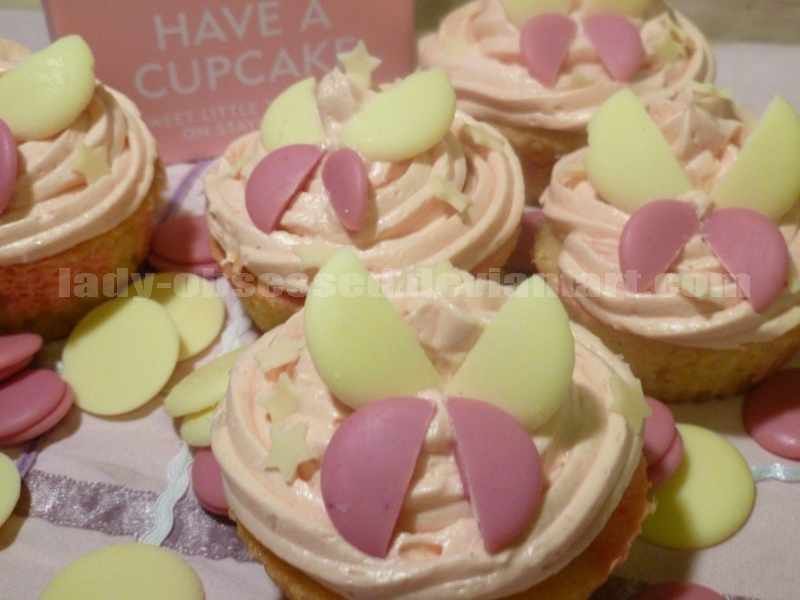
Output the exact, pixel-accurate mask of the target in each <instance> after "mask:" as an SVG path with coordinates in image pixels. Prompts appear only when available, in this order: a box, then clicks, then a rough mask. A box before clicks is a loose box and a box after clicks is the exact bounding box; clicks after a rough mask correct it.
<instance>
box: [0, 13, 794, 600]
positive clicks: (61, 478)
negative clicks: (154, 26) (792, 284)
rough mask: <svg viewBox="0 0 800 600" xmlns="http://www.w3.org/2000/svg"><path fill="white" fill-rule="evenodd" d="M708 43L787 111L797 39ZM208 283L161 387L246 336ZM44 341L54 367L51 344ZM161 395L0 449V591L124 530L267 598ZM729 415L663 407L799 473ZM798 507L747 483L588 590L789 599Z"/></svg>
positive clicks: (186, 187) (181, 190) (22, 597)
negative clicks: (705, 533)
mask: <svg viewBox="0 0 800 600" xmlns="http://www.w3.org/2000/svg"><path fill="white" fill-rule="evenodd" d="M792 10H794V8H792ZM787 14H788V13H787ZM0 37H8V38H12V39H15V40H17V41H21V42H23V43H25V44H27V45H28V46H30V47H31V48H34V49H39V48H42V47H44V46H45V45H47V44H48V43H49V38H48V35H47V30H46V26H45V22H44V18H43V16H42V14H41V13H40V12H38V11H28V10H9V9H0ZM712 42H713V45H714V50H715V52H716V55H717V59H718V77H717V84H718V85H719V86H720V87H730V88H732V90H733V93H734V97H735V98H736V99H737V100H738V101H739V102H740V103H741V104H743V105H744V106H746V107H748V108H750V109H751V110H753V111H755V112H756V113H759V114H760V113H761V112H762V111H763V110H764V108H765V107H766V105H767V103H768V102H769V101H770V100H771V99H772V98H773V97H774V96H775V95H778V94H779V95H781V96H783V97H784V98H785V99H786V100H788V101H789V102H790V103H791V104H793V105H794V107H795V108H796V109H797V110H798V111H800V68H798V67H800V45H797V44H787V43H780V44H778V43H770V42H763V41H731V40H729V39H724V40H712ZM207 166H208V163H198V164H194V165H192V164H180V165H172V166H170V167H169V168H168V175H169V187H168V189H167V192H166V194H167V196H168V197H169V199H170V202H169V203H168V204H166V205H165V214H167V213H169V214H175V213H178V212H193V213H199V212H202V210H203V197H202V191H201V188H200V176H201V174H202V172H203V170H204V169H205V168H206V167H207ZM216 285H217V286H218V291H219V292H220V294H221V295H222V296H223V297H224V299H225V301H226V305H227V306H228V315H229V316H228V321H227V323H226V329H225V331H224V333H223V335H222V336H221V337H220V339H219V341H218V342H217V343H216V345H215V346H214V347H213V348H211V349H210V350H209V351H207V352H205V353H204V354H202V355H201V356H200V357H198V358H197V359H195V360H190V361H185V362H184V363H181V364H180V365H179V366H178V368H177V369H176V372H175V374H174V376H173V379H172V381H171V383H173V384H174V383H175V382H176V381H178V380H179V379H180V378H181V377H183V376H184V375H185V374H186V373H188V372H189V371H190V370H191V369H193V368H195V367H196V366H197V365H199V364H202V363H203V362H205V361H207V360H210V359H211V358H213V357H214V356H216V355H218V354H220V353H222V352H223V351H225V350H227V349H230V348H233V347H235V346H236V345H238V344H239V343H246V342H248V341H252V340H253V339H255V337H256V335H257V334H256V333H255V332H254V331H252V330H250V329H247V327H246V325H247V318H246V316H245V315H244V313H243V311H242V309H241V306H240V305H239V303H238V301H237V300H236V298H235V296H234V295H233V294H232V293H230V289H229V288H228V287H227V284H226V283H225V281H224V280H218V281H217V282H216ZM48 350H49V351H50V356H51V357H52V360H53V361H54V362H53V364H54V365H57V363H56V362H55V361H57V358H58V350H59V349H58V346H57V345H56V346H54V347H49V348H48ZM46 357H47V356H46ZM46 357H45V358H46ZM162 400H163V395H162V396H159V397H157V398H155V399H154V400H153V401H151V402H150V403H148V404H147V405H146V406H145V407H143V408H142V409H140V410H138V411H136V412H134V413H132V414H128V415H125V416H122V417H117V418H99V417H95V416H93V415H90V414H88V413H82V412H80V411H78V410H77V409H74V410H73V411H71V412H70V414H69V415H68V416H67V418H66V419H65V420H64V421H63V422H62V423H61V424H60V425H59V426H58V427H57V428H56V429H55V430H53V431H52V432H50V433H49V434H48V435H46V436H43V437H42V438H40V439H38V440H37V441H35V442H32V443H30V444H28V445H26V446H21V447H12V448H4V449H3V451H4V452H5V453H7V454H8V455H9V456H11V458H12V459H14V460H16V461H17V462H18V466H19V467H20V468H21V470H22V471H23V472H24V473H25V475H26V477H25V485H24V486H23V487H24V490H23V496H22V499H21V501H20V503H19V504H18V506H17V509H16V511H15V514H14V515H12V517H11V518H10V519H9V521H8V522H7V523H6V524H5V525H4V526H3V527H2V528H0V586H1V587H0V589H2V591H1V592H0V596H2V597H4V598H9V599H13V600H33V599H35V598H38V596H39V593H40V592H41V590H42V588H43V587H44V585H45V584H46V583H47V581H48V580H49V579H50V578H51V577H53V575H55V574H56V573H57V572H58V571H59V570H61V569H62V568H63V567H64V566H66V565H67V564H68V563H69V562H71V561H72V560H74V559H75V558H78V557H79V556H82V555H83V554H86V553H87V552H90V551H92V550H95V549H97V548H101V547H104V546H107V545H110V544H115V543H121V542H127V541H135V540H138V541H150V542H151V543H162V544H163V545H164V546H166V547H169V548H172V549H175V550H177V551H179V552H181V553H182V554H183V555H184V557H185V558H186V559H187V560H188V561H189V563H190V564H191V565H192V566H193V567H194V568H195V570H196V571H197V573H198V574H199V576H200V578H201V580H202V582H203V585H204V587H205V590H206V597H207V598H208V600H226V599H232V598H236V599H237V600H250V599H252V600H255V599H259V600H265V599H266V600H277V599H279V598H280V597H281V595H280V593H279V591H278V590H277V589H276V587H275V586H274V585H273V584H272V582H271V581H270V580H269V579H268V578H267V576H266V575H265V574H264V572H263V570H262V568H261V567H260V566H259V565H257V564H254V563H253V562H251V561H250V560H249V558H248V556H247V552H246V551H245V550H244V548H243V546H242V544H241V543H240V542H239V540H238V538H237V536H236V533H235V530H234V527H233V526H232V525H231V524H230V523H229V522H228V521H227V520H226V519H218V518H214V517H211V516H210V515H209V514H207V513H206V512H204V511H203V510H202V509H201V508H200V507H199V506H198V504H197V502H196V500H195V498H194V497H193V495H192V493H191V491H186V492H185V493H183V492H184V490H185V485H186V469H187V467H188V466H189V464H190V460H191V456H190V454H189V453H188V451H187V449H186V447H185V446H184V445H183V443H182V441H181V440H180V438H179V436H178V435H177V433H176V428H175V423H174V421H173V419H171V418H170V417H169V416H167V415H166V413H165V412H164V410H163V407H162V403H161V401H162ZM740 412H741V399H740V398H730V399H727V400H722V401H713V402H707V403H703V404H700V405H692V406H676V407H674V413H675V415H676V419H677V420H678V421H679V422H686V423H695V424H698V425H702V426H705V427H709V428H711V429H713V430H715V431H717V432H719V433H721V434H722V435H724V436H725V437H726V438H727V439H728V440H730V441H731V442H733V443H734V444H735V445H736V446H737V447H738V448H739V450H740V451H741V452H742V454H743V456H744V457H745V459H746V460H747V461H748V463H749V464H750V465H751V467H753V468H754V469H755V471H756V472H758V471H759V469H761V470H763V469H764V468H769V467H770V466H772V465H775V464H778V465H782V466H783V467H785V469H784V471H783V472H784V473H785V474H788V475H789V476H791V475H792V474H798V473H800V463H797V462H793V461H787V460H779V459H778V458H777V457H776V456H774V455H771V454H769V453H768V452H766V451H765V450H763V449H761V448H759V447H758V446H757V445H756V444H755V442H753V440H752V439H750V438H749V437H748V436H747V434H746V433H745V432H744V430H743V426H742V423H741V418H740ZM798 506H800V484H798V483H792V482H789V481H780V480H775V479H764V480H760V481H758V482H757V494H756V503H755V507H754V509H753V512H752V514H751V516H750V518H749V520H748V522H747V523H746V525H745V526H744V527H743V528H742V529H741V530H740V531H739V532H738V533H737V534H736V535H735V536H733V537H732V538H731V539H729V540H728V541H726V542H724V543H722V544H720V545H718V546H715V547H713V548H710V549H706V550H702V551H696V552H689V551H676V550H667V549H664V548H660V547H657V546H653V545H650V544H648V543H646V542H643V541H637V542H636V543H635V544H634V547H633V549H632V552H631V555H630V557H629V559H628V561H627V562H626V563H625V564H624V565H623V566H622V567H621V568H620V569H619V570H618V572H617V573H615V575H614V576H613V577H612V579H611V580H610V581H609V583H608V584H607V585H606V586H605V587H604V588H602V589H601V590H599V591H598V592H597V593H596V594H595V596H594V597H593V600H626V599H628V598H630V597H631V596H632V594H633V593H635V592H636V591H637V590H638V589H641V588H642V587H643V586H644V585H645V582H657V581H664V580H674V579H680V580H689V581H695V582H698V583H701V584H704V585H707V586H709V587H712V588H713V589H715V590H717V591H719V592H720V593H723V594H726V595H727V596H728V597H729V598H731V599H736V600H745V599H747V600H794V599H796V598H797V597H798V590H800V543H798V541H797V534H796V532H798V531H800V511H799V510H798V509H797V507H798ZM170 509H171V510H170ZM170 519H172V521H173V522H172V523H170Z"/></svg>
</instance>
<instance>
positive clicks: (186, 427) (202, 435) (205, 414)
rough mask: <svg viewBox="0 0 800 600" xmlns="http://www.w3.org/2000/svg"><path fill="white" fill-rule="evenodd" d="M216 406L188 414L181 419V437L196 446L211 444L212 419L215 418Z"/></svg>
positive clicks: (202, 446)
mask: <svg viewBox="0 0 800 600" xmlns="http://www.w3.org/2000/svg"><path fill="white" fill-rule="evenodd" d="M216 408H217V407H216V406H212V407H211V408H207V409H205V410H203V411H200V412H198V413H194V414H191V415H186V416H185V417H184V418H183V419H182V420H181V439H182V440H183V441H184V442H186V443H187V444H189V445H190V446H193V447H195V448H205V447H206V446H210V445H211V419H213V418H214V411H215V410H216Z"/></svg>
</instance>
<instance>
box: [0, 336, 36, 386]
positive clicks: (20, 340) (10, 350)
mask: <svg viewBox="0 0 800 600" xmlns="http://www.w3.org/2000/svg"><path fill="white" fill-rule="evenodd" d="M41 347H42V337H41V336H40V335H39V334H37V333H15V334H12V335H4V336H2V337H0V381H2V380H3V379H7V378H9V377H11V376H12V375H14V374H15V373H18V372H19V371H21V370H22V369H23V368H24V367H25V365H27V364H28V363H29V362H30V361H31V359H32V358H33V355H34V354H36V353H37V352H38V351H39V349H40V348H41Z"/></svg>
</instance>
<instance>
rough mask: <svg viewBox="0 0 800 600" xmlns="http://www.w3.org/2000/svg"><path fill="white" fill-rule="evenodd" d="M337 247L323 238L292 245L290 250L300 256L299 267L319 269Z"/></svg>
mask: <svg viewBox="0 0 800 600" xmlns="http://www.w3.org/2000/svg"><path fill="white" fill-rule="evenodd" d="M338 249H339V248H338V246H332V245H330V244H329V243H327V242H326V241H324V240H312V241H311V243H309V244H295V245H294V246H292V252H294V253H295V254H296V255H297V256H298V257H299V258H300V268H301V269H319V268H320V267H321V266H322V265H324V264H325V263H326V262H328V259H329V258H330V257H331V256H333V255H334V254H335V253H336V251H337V250H338Z"/></svg>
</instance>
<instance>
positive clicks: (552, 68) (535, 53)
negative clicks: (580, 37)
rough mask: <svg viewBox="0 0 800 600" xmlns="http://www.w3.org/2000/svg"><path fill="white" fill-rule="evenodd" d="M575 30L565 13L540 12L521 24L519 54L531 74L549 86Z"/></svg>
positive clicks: (573, 24) (575, 27) (555, 79)
mask: <svg viewBox="0 0 800 600" xmlns="http://www.w3.org/2000/svg"><path fill="white" fill-rule="evenodd" d="M577 32H578V26H577V25H576V24H575V21H573V20H572V19H571V18H570V17H569V16H567V15H565V14H559V13H542V14H538V15H536V16H535V17H533V18H532V19H530V20H529V21H528V22H527V23H525V25H523V26H522V31H520V36H519V44H520V54H521V55H522V60H523V61H524V63H525V66H526V67H527V68H528V73H530V75H531V77H533V78H534V79H536V80H537V81H539V82H540V83H541V84H542V85H546V86H547V87H553V86H554V85H555V84H556V81H558V73H559V71H560V70H561V63H563V62H564V59H565V58H566V57H567V53H568V52H569V47H570V45H571V44H572V40H574V39H575V34H576V33H577Z"/></svg>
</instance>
